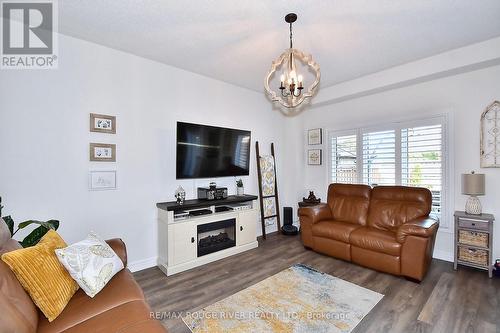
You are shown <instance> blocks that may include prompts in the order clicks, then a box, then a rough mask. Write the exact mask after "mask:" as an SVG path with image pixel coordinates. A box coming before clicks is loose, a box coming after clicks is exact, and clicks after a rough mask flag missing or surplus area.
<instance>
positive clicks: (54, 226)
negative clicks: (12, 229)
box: [17, 220, 59, 230]
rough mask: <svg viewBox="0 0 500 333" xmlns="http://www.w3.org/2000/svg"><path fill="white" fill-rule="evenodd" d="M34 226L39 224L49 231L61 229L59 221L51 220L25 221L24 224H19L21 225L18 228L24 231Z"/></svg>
mask: <svg viewBox="0 0 500 333" xmlns="http://www.w3.org/2000/svg"><path fill="white" fill-rule="evenodd" d="M32 224H39V225H40V226H43V227H45V229H47V230H48V229H53V230H57V228H59V221H57V220H49V221H47V222H43V221H36V220H28V221H24V222H21V223H19V225H18V226H17V228H18V229H24V228H26V227H27V226H29V225H32Z"/></svg>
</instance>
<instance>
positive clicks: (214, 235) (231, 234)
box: [198, 218, 236, 257]
mask: <svg viewBox="0 0 500 333" xmlns="http://www.w3.org/2000/svg"><path fill="white" fill-rule="evenodd" d="M233 246H236V219H234V218H233V219H227V220H223V221H217V222H212V223H206V224H201V225H199V226H198V257H201V256H204V255H207V254H210V253H214V252H217V251H221V250H225V249H228V248H230V247H233Z"/></svg>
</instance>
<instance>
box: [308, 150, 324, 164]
mask: <svg viewBox="0 0 500 333" xmlns="http://www.w3.org/2000/svg"><path fill="white" fill-rule="evenodd" d="M321 162H322V150H321V149H309V150H308V151H307V164H308V165H321Z"/></svg>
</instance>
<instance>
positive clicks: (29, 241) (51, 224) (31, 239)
mask: <svg viewBox="0 0 500 333" xmlns="http://www.w3.org/2000/svg"><path fill="white" fill-rule="evenodd" d="M2 208H3V206H2V198H1V197H0V217H1V216H2ZM0 219H1V220H3V221H4V222H5V224H7V227H8V228H9V231H10V236H11V237H13V236H14V235H15V234H16V233H17V232H18V231H19V230H21V229H24V228H26V227H28V226H30V225H35V226H36V225H38V227H37V228H35V229H33V231H31V232H30V233H29V234H28V236H26V237H24V239H23V240H22V241H19V244H21V246H22V247H30V246H33V245H36V244H37V243H38V242H39V241H40V239H41V238H42V237H43V236H44V235H45V234H46V233H47V231H49V230H50V229H53V230H57V228H59V221H57V220H49V221H35V220H28V221H24V222H21V223H19V224H18V225H17V229H16V230H14V220H13V219H12V217H11V216H10V215H8V216H4V217H2V218H0ZM4 222H2V221H0V223H4Z"/></svg>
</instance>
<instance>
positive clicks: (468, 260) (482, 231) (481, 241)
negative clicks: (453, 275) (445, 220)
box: [454, 211, 495, 278]
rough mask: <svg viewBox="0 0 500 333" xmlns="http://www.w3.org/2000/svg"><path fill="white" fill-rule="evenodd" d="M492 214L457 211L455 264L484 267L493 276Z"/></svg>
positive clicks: (493, 218) (455, 266)
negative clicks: (470, 213) (472, 213)
mask: <svg viewBox="0 0 500 333" xmlns="http://www.w3.org/2000/svg"><path fill="white" fill-rule="evenodd" d="M494 220H495V217H494V216H493V215H491V214H481V215H469V214H466V213H465V212H461V211H457V212H455V265H454V268H455V269H457V265H458V264H460V265H464V266H470V267H475V268H479V269H484V270H487V271H488V275H489V277H490V278H491V276H492V273H493V270H492V266H491V263H492V245H493V221H494Z"/></svg>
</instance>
